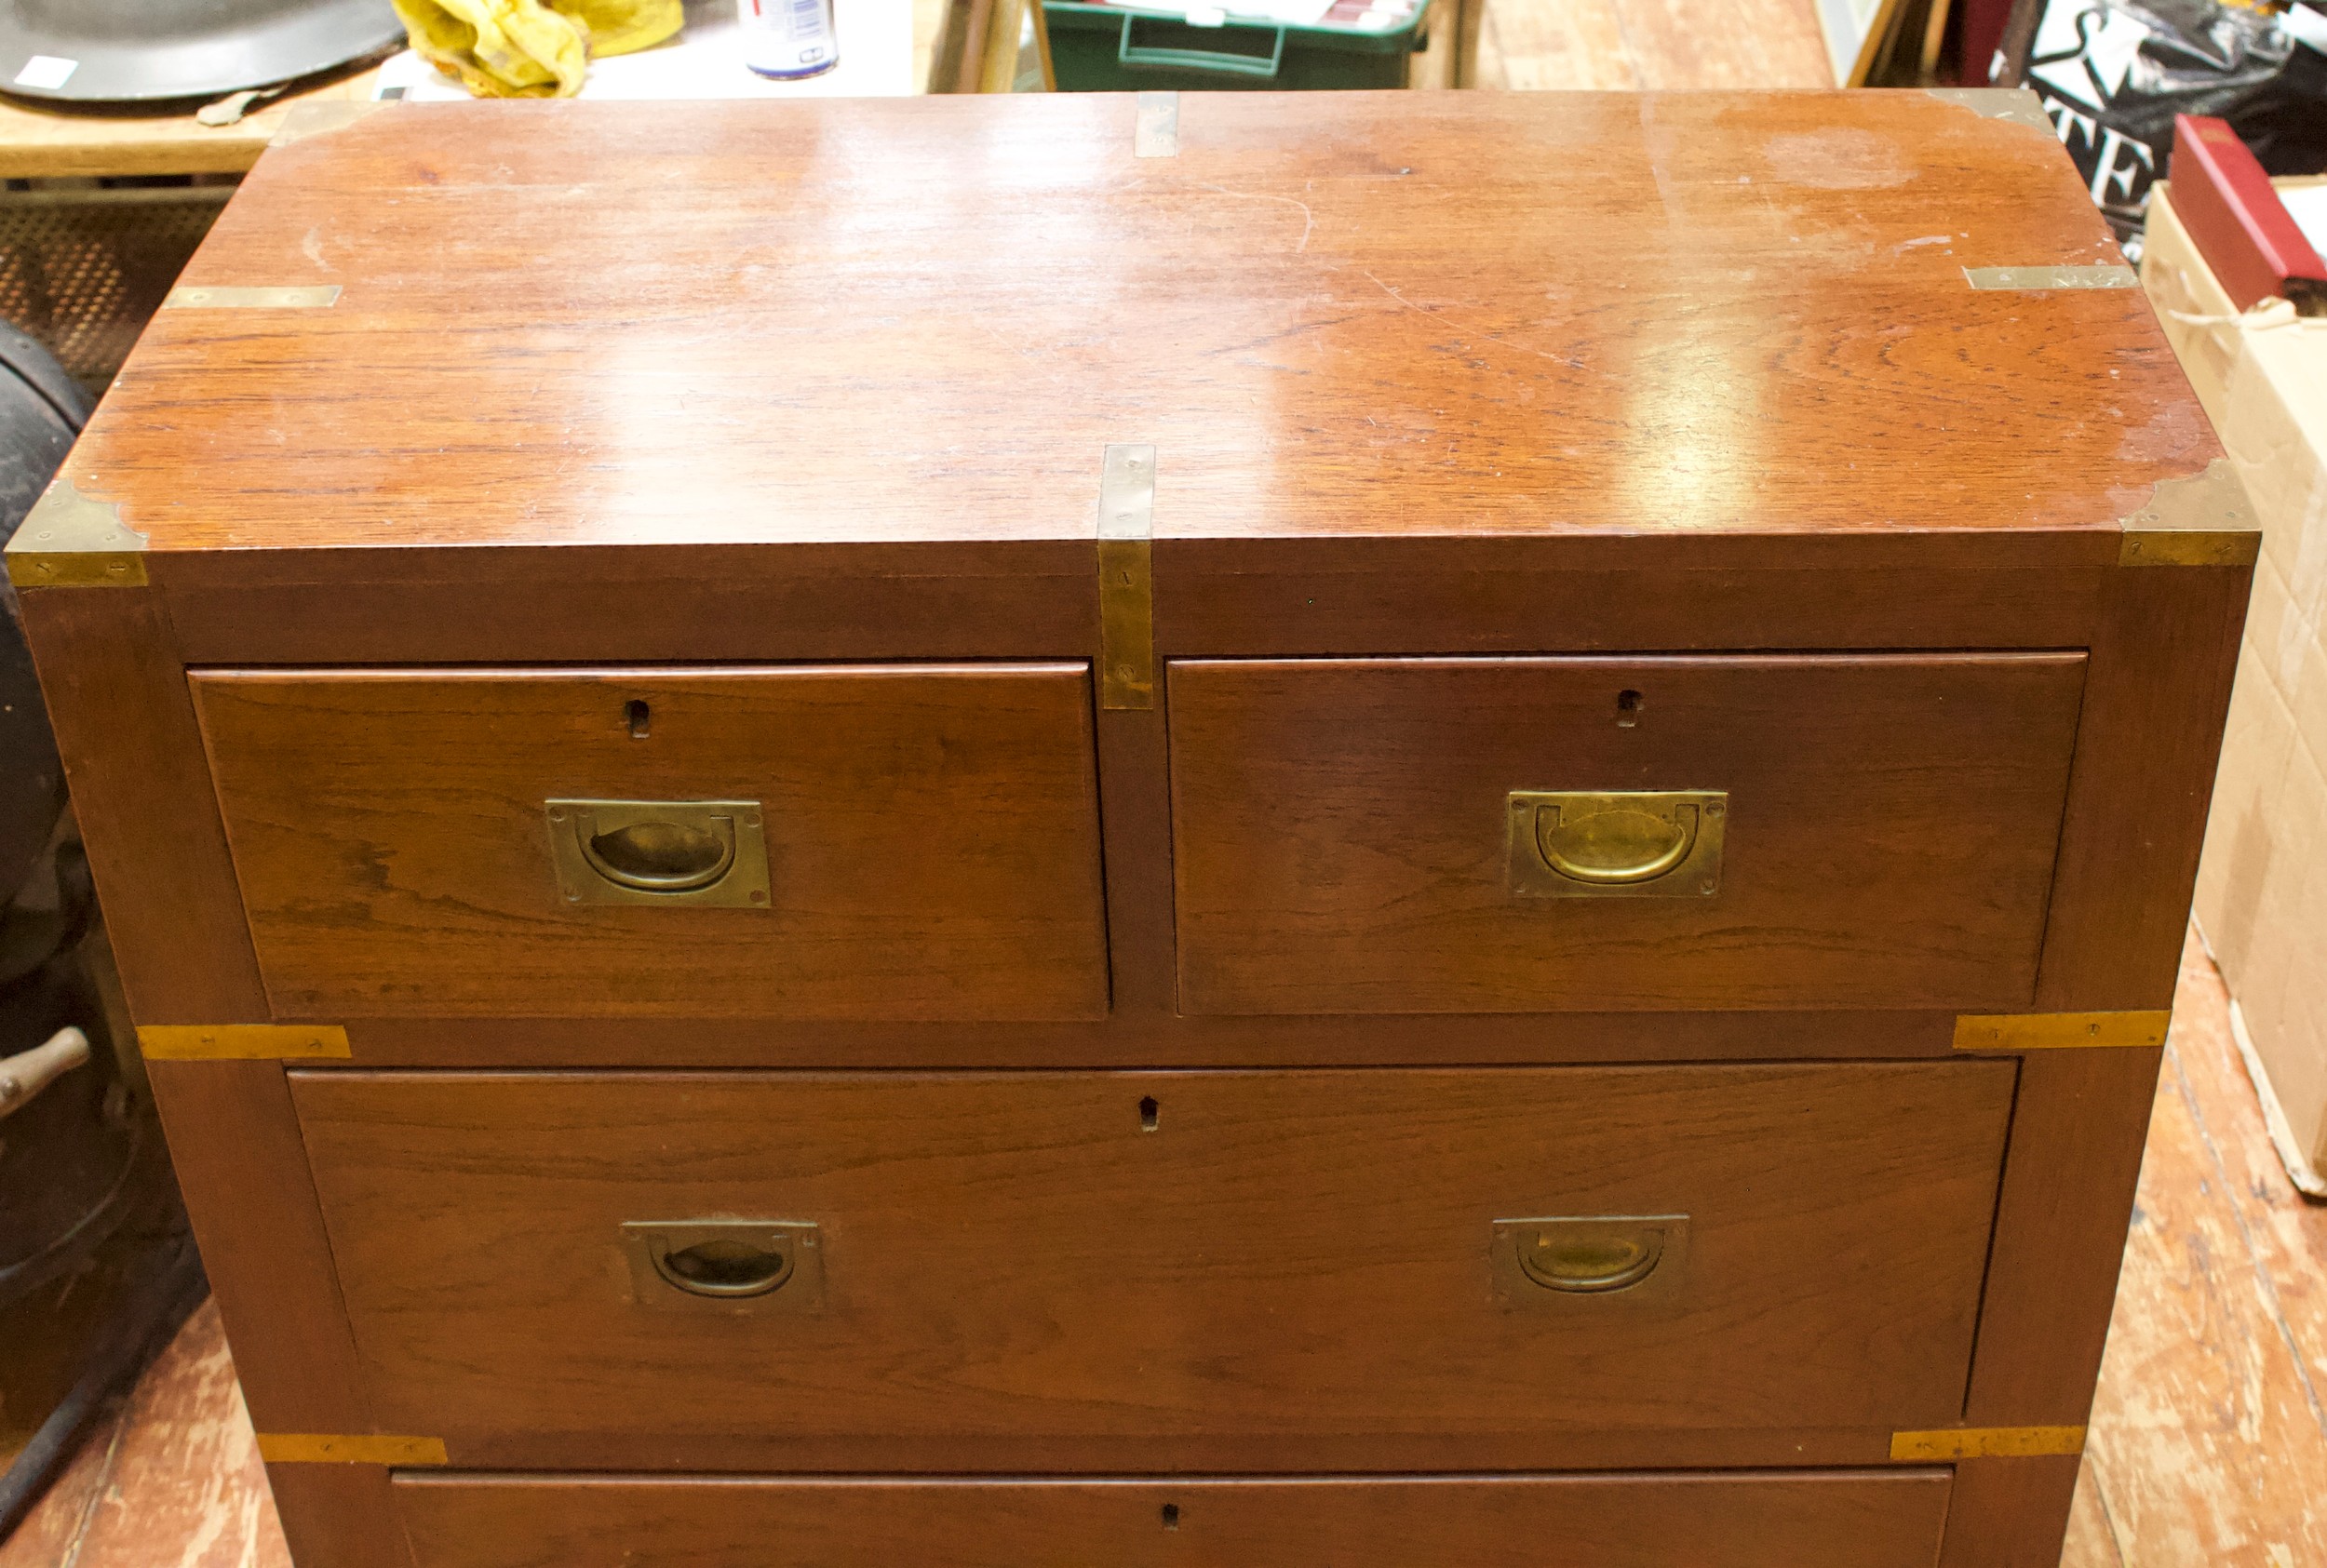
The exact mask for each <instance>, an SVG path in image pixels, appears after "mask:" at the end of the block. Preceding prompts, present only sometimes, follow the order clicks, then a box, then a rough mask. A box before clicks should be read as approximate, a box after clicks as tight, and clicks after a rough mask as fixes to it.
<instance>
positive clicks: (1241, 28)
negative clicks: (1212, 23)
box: [1042, 0, 1430, 92]
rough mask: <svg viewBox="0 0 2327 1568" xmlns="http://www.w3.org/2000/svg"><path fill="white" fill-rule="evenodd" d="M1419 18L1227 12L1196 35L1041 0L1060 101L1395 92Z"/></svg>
mask: <svg viewBox="0 0 2327 1568" xmlns="http://www.w3.org/2000/svg"><path fill="white" fill-rule="evenodd" d="M1429 18H1430V4H1424V5H1422V6H1419V7H1416V9H1415V12H1414V15H1413V16H1412V17H1411V18H1410V19H1408V20H1407V21H1406V23H1405V25H1403V26H1401V27H1397V28H1393V29H1382V30H1379V31H1377V30H1375V29H1372V28H1365V27H1358V26H1352V25H1350V24H1347V23H1338V22H1336V21H1335V20H1333V19H1332V18H1330V17H1328V18H1327V19H1326V20H1325V21H1324V22H1321V23H1319V24H1318V25H1316V26H1314V27H1298V26H1292V25H1284V24H1279V23H1277V22H1273V21H1257V20H1237V19H1236V18H1235V17H1234V15H1233V13H1232V12H1231V17H1230V20H1228V21H1226V22H1225V23H1223V24H1222V25H1220V26H1218V27H1197V26H1194V25H1191V24H1190V22H1189V20H1188V19H1187V18H1185V17H1183V16H1178V15H1175V14H1173V13H1170V12H1158V11H1142V10H1137V9H1134V8H1132V7H1126V6H1085V5H1078V4H1074V3H1073V0H1042V20H1044V22H1046V23H1047V24H1048V26H1049V28H1050V59H1051V69H1052V71H1053V73H1054V74H1056V77H1057V80H1058V90H1059V91H1061V92H1135V91H1139V90H1143V89H1144V90H1160V89H1164V88H1177V89H1179V90H1181V91H1188V92H1203V91H1207V90H1210V91H1219V90H1223V89H1226V90H1231V91H1232V90H1235V89H1238V88H1243V89H1245V90H1247V91H1265V92H1286V91H1292V90H1295V89H1301V88H1311V87H1405V86H1406V60H1407V59H1408V58H1409V57H1410V56H1411V55H1412V54H1413V53H1414V51H1415V50H1416V49H1417V48H1418V47H1420V45H1421V42H1422V24H1423V23H1424V22H1425V21H1427V20H1429Z"/></svg>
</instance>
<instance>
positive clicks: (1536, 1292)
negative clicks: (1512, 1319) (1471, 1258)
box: [1495, 1214, 1688, 1299]
mask: <svg viewBox="0 0 2327 1568" xmlns="http://www.w3.org/2000/svg"><path fill="white" fill-rule="evenodd" d="M1495 1245H1496V1251H1497V1253H1499V1254H1500V1255H1501V1256H1503V1257H1504V1258H1505V1259H1507V1260H1508V1261H1507V1262H1506V1263H1505V1264H1504V1266H1505V1267H1506V1268H1508V1269H1509V1270H1511V1274H1510V1276H1509V1278H1510V1279H1511V1280H1512V1281H1513V1283H1514V1284H1515V1285H1516V1287H1517V1293H1519V1294H1521V1295H1523V1296H1535V1297H1537V1298H1539V1299H1540V1297H1541V1293H1542V1292H1545V1291H1549V1292H1554V1293H1557V1294H1559V1295H1613V1294H1615V1293H1618V1292H1621V1291H1643V1290H1646V1289H1648V1286H1649V1285H1650V1283H1651V1282H1652V1281H1653V1282H1654V1283H1655V1284H1657V1285H1658V1286H1659V1287H1660V1291H1661V1287H1662V1286H1663V1285H1665V1284H1666V1283H1667V1282H1669V1280H1670V1279H1671V1277H1672V1276H1674V1275H1675V1272H1676V1271H1677V1269H1678V1268H1679V1266H1680V1261H1681V1258H1682V1256H1683V1254H1684V1253H1685V1252H1686V1250H1687V1246H1688V1215H1687V1214H1566V1215H1555V1216H1552V1217H1549V1218H1544V1219H1529V1220H1498V1221H1497V1222H1496V1223H1495ZM1512 1294H1513V1292H1511V1291H1509V1290H1506V1291H1505V1295H1506V1296H1510V1295H1512Z"/></svg>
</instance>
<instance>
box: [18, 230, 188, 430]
mask: <svg viewBox="0 0 2327 1568" xmlns="http://www.w3.org/2000/svg"><path fill="white" fill-rule="evenodd" d="M232 194H234V191H233V188H232V187H230V186H216V185H210V186H175V187H163V188H158V189H156V188H151V187H141V188H131V189H112V190H78V191H53V190H44V191H0V316H5V317H7V320H9V321H10V322H13V323H14V324H15V325H16V326H17V327H18V328H20V330H22V331H25V332H28V333H30V334H31V335H32V336H34V337H35V338H37V339H39V340H40V341H41V342H43V343H45V344H46V345H47V348H48V351H49V352H50V353H51V354H53V355H56V356H57V359H58V362H59V363H60V364H61V365H63V367H64V368H65V369H66V371H67V372H69V373H70V374H71V375H72V376H74V378H75V379H76V380H78V381H79V382H81V384H82V385H84V386H86V387H87V388H88V389H89V390H90V391H91V392H99V393H101V392H102V391H104V389H105V387H106V386H107V384H108V383H110V382H112V381H113V379H114V373H115V372H117V371H118V370H119V369H121V362H122V361H123V360H125V359H127V358H128V356H129V349H130V347H131V345H133V344H134V343H136V342H137V341H138V334H139V333H141V332H142V331H144V330H145V324H146V322H147V321H148V320H150V319H151V318H152V316H153V315H154V312H155V310H157V309H159V308H160V306H161V302H162V297H163V296H164V295H165V294H167V293H168V292H169V286H170V285H171V284H172V283H174V282H176V281H177V278H178V274H179V272H180V270H181V269H182V268H183V267H184V266H185V264H186V260H187V258H189V257H191V256H192V255H193V254H194V251H195V247H196V246H198V245H200V244H201V243H202V236H203V235H206V234H208V233H209V230H210V224H211V223H212V222H214V221H216V220H217V218H218V212H219V208H221V207H222V206H224V205H225V202H226V198H227V197H228V196H230V195H232Z"/></svg>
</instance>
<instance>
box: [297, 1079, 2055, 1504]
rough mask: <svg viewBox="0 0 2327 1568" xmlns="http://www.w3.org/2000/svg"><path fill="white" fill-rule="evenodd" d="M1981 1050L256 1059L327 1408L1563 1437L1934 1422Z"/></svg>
mask: <svg viewBox="0 0 2327 1568" xmlns="http://www.w3.org/2000/svg"><path fill="white" fill-rule="evenodd" d="M2013 1083H2014V1076H2013V1067H2012V1065H2011V1064H2009V1063H2004V1062H1991V1061H1970V1060H1959V1061H1948V1062H1940V1063H1917V1064H1876V1063H1847V1064H1830V1065H1815V1066H1797V1065H1750V1066H1693V1065H1692V1066H1656V1067H1610V1068H1598V1067H1559V1068H1503V1069H1463V1070H1454V1069H1446V1070H1432V1069H1417V1070H1406V1069H1370V1070H1366V1069H1352V1070H1335V1071H1302V1072H1284V1073H1257V1072H1243V1071H1205V1072H1184V1073H980V1074H955V1075H943V1074H893V1073H861V1074H853V1075H832V1076H827V1075H816V1074H760V1073H735V1074H704V1075H646V1074H627V1073H602V1074H601V1073H587V1074H561V1075H492V1074H468V1073H412V1074H396V1073H373V1072H350V1071H346V1070H331V1069H310V1070H304V1071H302V1072H300V1073H297V1074H295V1075H294V1095H295V1101H296V1105H297V1107H298V1111H299V1115H300V1119H301V1122H302V1126H303V1132H304V1136H305V1140H306V1147H307V1149H308V1152H309V1155H310V1158H311V1159H312V1162H313V1168H314V1173H315V1177H316V1186H317V1191H318V1193H319V1195H320V1198H321V1200H322V1207H323V1213H324V1218H325V1223H326V1225H327V1227H328V1229H329V1232H330V1243H331V1252H332V1255H333V1257H334V1258H335V1259H336V1261H337V1263H338V1266H339V1270H340V1285H341V1289H342V1292H343V1295H344V1297H345V1301H346V1306H347V1311H348V1315H349V1320H350V1321H351V1323H352V1324H353V1328H354V1333H355V1337H356V1346H357V1349H358V1352H359V1354H360V1357H361V1360H362V1363H363V1366H364V1368H365V1375H366V1379H367V1386H368V1389H369V1396H368V1403H369V1407H370V1411H371V1413H372V1414H373V1416H374V1418H375V1419H376V1420H377V1421H378V1422H379V1423H380V1424H381V1427H382V1429H383V1430H389V1431H400V1432H415V1433H424V1434H426V1435H429V1436H434V1437H441V1438H443V1439H444V1440H446V1441H447V1442H448V1444H449V1445H450V1450H451V1454H452V1456H453V1459H454V1462H455V1463H458V1464H463V1465H493V1466H509V1467H557V1468H563V1467H608V1468H615V1467H706V1468H733V1467H755V1468H773V1469H792V1468H811V1469H831V1468H868V1469H871V1468H899V1469H948V1468H964V1467H966V1468H975V1469H992V1468H1016V1469H1021V1470H1041V1469H1051V1468H1065V1469H1076V1470H1087V1469H1100V1468H1110V1467H1127V1468H1133V1469H1138V1468H1148V1467H1159V1466H1164V1458H1165V1457H1166V1456H1168V1459H1169V1461H1170V1462H1169V1465H1168V1466H1165V1467H1177V1468H1220V1469H1242V1468H1247V1467H1260V1468H1270V1467H1280V1468H1281V1467H1286V1466H1287V1465H1292V1466H1298V1467H1320V1468H1326V1467H1339V1465H1340V1463H1341V1462H1342V1461H1344V1460H1346V1461H1348V1462H1349V1463H1351V1464H1354V1465H1358V1466H1360V1467H1364V1466H1366V1465H1378V1466H1381V1467H1401V1468H1404V1467H1417V1468H1420V1467H1435V1466H1447V1467H1505V1466H1516V1467H1567V1466H1568V1465H1569V1464H1571V1463H1573V1462H1575V1461H1572V1460H1570V1459H1568V1458H1567V1457H1563V1456H1562V1455H1566V1454H1570V1453H1572V1452H1579V1451H1580V1447H1579V1435H1580V1434H1587V1435H1588V1434H1593V1433H1605V1432H1610V1431H1617V1430H1631V1431H1634V1432H1647V1433H1649V1434H1655V1433H1660V1432H1664V1433H1669V1432H1672V1431H1675V1430H1680V1429H1703V1428H1732V1429H1734V1428H1755V1429H1760V1430H1763V1431H1786V1432H1792V1431H1796V1430H1805V1429H1811V1428H1817V1429H1825V1430H1832V1429H1836V1428H1845V1427H1848V1428H1853V1429H1858V1430H1862V1431H1863V1430H1867V1429H1873V1428H1879V1429H1880V1430H1881V1431H1882V1432H1884V1433H1887V1432H1888V1431H1889V1430H1891V1429H1894V1428H1925V1427H1936V1426H1942V1425H1946V1424H1949V1423H1951V1422H1953V1421H1954V1420H1956V1419H1957V1416H1958V1414H1959V1412H1960V1409H1961V1404H1962V1399H1963V1394H1964V1387H1965V1378H1966V1373H1967V1367H1968V1359H1969V1353H1970V1347H1971V1335H1972V1328H1973V1322H1974V1318H1975V1315H1976V1311H1977V1307H1978V1303H1979V1296H1980V1287H1981V1279H1982V1272H1983V1268H1984V1260H1985V1256H1986V1250H1987V1237H1988V1229H1989V1225H1990V1216H1991V1214H1992V1213H1993V1210H1994V1207H1995V1194H1996V1186H1997V1173H1998V1170H1999V1166H2000V1162H2001V1153H2002V1147H2003V1141H2004V1133H2005V1123H2006V1119H2007V1115H2008V1111H2009V1107H2010V1104H2011V1095H2012V1086H2013ZM770 1283H773V1289H772V1290H769V1291H767V1292H766V1293H764V1294H759V1295H750V1294H743V1293H737V1294H733V1295H724V1296H723V1295H720V1294H717V1293H713V1294H704V1293H700V1292H701V1289H702V1288H703V1287H705V1286H706V1285H707V1286H708V1287H710V1288H712V1289H714V1290H715V1291H716V1290H719V1289H725V1288H730V1287H740V1288H741V1289H742V1290H746V1291H747V1290H749V1289H751V1288H753V1287H755V1286H757V1285H764V1284H770ZM1876 1441H1882V1440H1881V1438H1879V1437H1878V1438H1877V1439H1876ZM1586 1446H1588V1445H1586ZM1257 1452H1261V1453H1265V1454H1267V1455H1269V1456H1270V1457H1266V1458H1258V1459H1256V1458H1255V1457H1253V1455H1254V1454H1256V1453H1257ZM1623 1452H1628V1453H1629V1452H1645V1453H1649V1454H1660V1453H1663V1452H1664V1450H1662V1449H1661V1448H1658V1447H1657V1446H1656V1445H1655V1443H1654V1442H1653V1441H1651V1442H1648V1443H1647V1444H1646V1446H1645V1447H1644V1446H1643V1445H1642V1444H1639V1443H1635V1444H1634V1445H1633V1446H1632V1447H1630V1448H1626V1449H1624V1450H1623ZM1692 1452H1695V1451H1692ZM1876 1452H1878V1453H1879V1452H1881V1450H1880V1449H1877V1450H1876ZM1328 1453H1330V1454H1334V1455H1336V1456H1338V1457H1337V1459H1336V1461H1335V1462H1334V1463H1333V1464H1330V1465H1329V1464H1326V1463H1325V1460H1323V1459H1322V1458H1320V1457H1319V1456H1320V1455H1321V1454H1328ZM1425 1456H1426V1457H1425ZM1791 1456H1792V1448H1791V1445H1790V1443H1789V1444H1788V1445H1787V1447H1786V1448H1785V1450H1784V1451H1783V1452H1782V1453H1780V1454H1774V1455H1773V1456H1772V1457H1773V1458H1784V1457H1791ZM1604 1462H1605V1461H1604ZM1641 1462H1647V1463H1657V1462H1661V1461H1658V1460H1656V1459H1653V1458H1651V1459H1648V1460H1645V1461H1641ZM1755 1462H1759V1461H1755Z"/></svg>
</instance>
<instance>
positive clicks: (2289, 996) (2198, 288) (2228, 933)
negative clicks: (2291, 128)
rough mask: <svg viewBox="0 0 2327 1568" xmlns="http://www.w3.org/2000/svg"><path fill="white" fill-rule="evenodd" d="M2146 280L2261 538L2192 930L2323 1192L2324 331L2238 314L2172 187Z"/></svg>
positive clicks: (2290, 318) (2311, 1184) (2271, 311)
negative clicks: (2179, 210) (2181, 214)
mask: <svg viewBox="0 0 2327 1568" xmlns="http://www.w3.org/2000/svg"><path fill="white" fill-rule="evenodd" d="M2320 184H2327V181H2319V180H2307V181H2280V185H2281V186H2284V187H2293V186H2317V185H2320ZM2142 284H2143V287H2145V288H2147V290H2148V291H2149V297H2150V299H2151V301H2152V302H2154V303H2155V304H2156V306H2157V308H2158V314H2159V319H2160V320H2161V321H2162V322H2163V323H2164V326H2165V331H2166V336H2167V338H2168V339H2169V340H2171V341H2172V344H2173V347H2174V349H2175V351H2176V352H2177V353H2178V354H2179V355H2181V359H2182V366H2183V368H2184V369H2186V371H2187V372H2188V373H2189V378H2190V382H2191V383H2192V384H2193V385H2194V386H2195V387H2196V388H2197V391H2198V395H2199V400H2200V401H2201V402H2202V403H2204V404H2205V407H2206V412H2207V413H2208V415H2210V416H2211V417H2212V418H2213V423H2214V428H2215V430H2216V431H2217V432H2219V433H2220V435H2221V437H2222V441H2223V444H2224V445H2225V446H2226V448H2228V449H2229V453H2230V460H2231V462H2233V463H2234V464H2236V465H2237V468H2238V472H2239V476H2240V478H2241V479H2243V480H2244V481H2245V482H2246V489H2247V493H2248V494H2249V495H2250V496H2251V497H2252V498H2253V503H2254V506H2255V509H2256V511H2257V512H2258V513H2259V514H2260V515H2261V519H2262V528H2263V549H2262V559H2261V561H2260V562H2259V563H2258V564H2257V566H2256V568H2255V571H2254V598H2253V608H2252V610H2251V611H2250V612H2249V615H2248V619H2247V623H2246V645H2245V648H2244V650H2242V652H2241V653H2240V660H2239V673H2238V687H2237V691H2236V693H2235V695H2234V696H2233V697H2232V699H2231V703H2230V722H2229V730H2228V732H2227V734H2226V736H2225V737H2224V741H2223V748H2222V769H2221V772H2220V774H2219V776H2218V777H2217V779H2216V781H2215V784H2214V799H2213V821H2212V822H2211V824H2209V825H2208V827H2207V832H2206V851H2205V859H2204V861H2203V863H2202V864H2201V865H2200V866H2199V874H2198V896H2197V912H2198V922H2199V929H2200V930H2201V931H2203V932H2204V933H2205V937H2206V941H2207V945H2209V946H2210V947H2211V948H2212V949H2213V956H2214V959H2215V961H2216V962H2217V963H2219V964H2220V965H2221V966H2222V972H2223V975H2224V977H2225V978H2226V980H2227V981H2228V982H2229V986H2230V994H2231V997H2232V998H2233V999H2232V1022H2233V1024H2234V1025H2237V1026H2238V1033H2239V1038H2240V1048H2241V1049H2242V1050H2243V1051H2244V1052H2246V1057H2247V1067H2248V1070H2249V1071H2251V1072H2252V1073H2253V1075H2254V1086H2255V1088H2256V1090H2257V1091H2259V1092H2260V1093H2261V1095H2262V1099H2263V1107H2264V1111H2265V1113H2266V1115H2267V1116H2268V1117H2269V1119H2270V1122H2271V1132H2272V1136H2273V1138H2274V1139H2275V1140H2276V1141H2277V1143H2278V1144H2279V1152H2280V1156H2281V1157H2282V1158H2283V1159H2285V1160H2286V1162H2287V1167H2288V1170H2289V1171H2290V1172H2291V1173H2293V1176H2294V1179H2295V1184H2296V1186H2299V1187H2301V1188H2302V1189H2303V1190H2304V1191H2305V1192H2307V1193H2308V1194H2310V1195H2312V1196H2314V1197H2327V1176H2323V1175H2322V1173H2323V1172H2327V319H2317V318H2314V319H2309V320H2305V319H2300V318H2297V317H2296V316H2295V315H2293V310H2292V309H2291V308H2290V307H2288V306H2287V305H2286V304H2285V303H2284V302H2281V301H2267V302H2264V303H2263V304H2261V305H2259V306H2257V307H2256V308H2255V309H2254V310H2253V311H2252V312H2249V313H2248V314H2246V315H2239V314H2238V313H2237V312H2236V311H2234V310H2232V309H2231V306H2230V302H2229V298H2228V296H2227V295H2226V293H2224V291H2223V288H2222V286H2221V284H2220V283H2218V282H2217V281H2216V280H2215V278H2214V276H2213V273H2212V272H2210V271H2209V270H2208V268H2207V266H2206V263H2205V261H2204V259H2203V258H2202V257H2201V256H2199V253H2198V251H2197V250H2196V249H2195V248H2193V247H2192V246H2191V244H2190V242H2189V236H2188V235H2187V234H2186V231H2185V230H2184V229H2183V228H2182V225H2181V223H2180V221H2179V220H2178V219H2177V218H2176V217H2175V215H2174V212H2173V205H2172V193H2171V192H2170V190H2169V189H2168V188H2167V187H2166V186H2164V185H2163V184H2160V185H2159V186H2158V187H2157V189H2156V191H2155V193H2154V194H2152V196H2151V197H2150V203H2149V221H2148V233H2147V235H2146V236H2145V247H2144V250H2143V255H2142Z"/></svg>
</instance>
